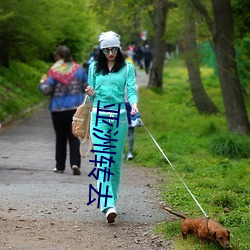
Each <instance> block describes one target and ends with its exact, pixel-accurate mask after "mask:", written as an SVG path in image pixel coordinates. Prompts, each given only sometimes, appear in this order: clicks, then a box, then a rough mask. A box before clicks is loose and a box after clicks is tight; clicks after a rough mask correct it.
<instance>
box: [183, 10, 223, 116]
mask: <svg viewBox="0 0 250 250" xmlns="http://www.w3.org/2000/svg"><path fill="white" fill-rule="evenodd" d="M187 10H188V11H187V12H186V18H185V29H184V30H185V34H184V35H185V55H186V64H187V69H188V76H189V82H190V87H191V92H192V95H193V98H194V102H195V105H196V107H197V109H198V111H199V112H200V113H207V114H212V113H217V112H218V108H217V107H216V105H215V104H214V103H213V102H212V101H211V99H210V98H209V96H208V95H207V93H206V91H205V89H204V86H203V84H202V80H201V75H200V57H199V54H198V52H197V48H196V28H195V18H194V17H193V16H191V15H190V13H192V11H193V8H192V6H187ZM189 10H190V11H189Z"/></svg>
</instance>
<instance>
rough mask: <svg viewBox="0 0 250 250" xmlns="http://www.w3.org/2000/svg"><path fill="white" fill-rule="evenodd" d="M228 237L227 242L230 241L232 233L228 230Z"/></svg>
mask: <svg viewBox="0 0 250 250" xmlns="http://www.w3.org/2000/svg"><path fill="white" fill-rule="evenodd" d="M227 233H228V236H227V240H228V241H230V232H229V231H228V230H227Z"/></svg>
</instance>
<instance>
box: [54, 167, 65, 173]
mask: <svg viewBox="0 0 250 250" xmlns="http://www.w3.org/2000/svg"><path fill="white" fill-rule="evenodd" d="M53 171H54V172H55V173H59V174H63V173H64V171H63V170H57V168H54V169H53Z"/></svg>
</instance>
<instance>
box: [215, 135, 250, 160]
mask: <svg viewBox="0 0 250 250" xmlns="http://www.w3.org/2000/svg"><path fill="white" fill-rule="evenodd" d="M247 140H248V139H247V138H245V137H244V138H241V137H239V136H236V135H226V136H224V135H222V136H219V137H215V138H214V139H213V140H212V143H211V151H212V153H213V154H215V155H219V156H223V157H227V158H231V159H240V158H249V157H250V146H249V141H247Z"/></svg>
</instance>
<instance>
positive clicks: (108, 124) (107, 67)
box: [86, 31, 138, 223]
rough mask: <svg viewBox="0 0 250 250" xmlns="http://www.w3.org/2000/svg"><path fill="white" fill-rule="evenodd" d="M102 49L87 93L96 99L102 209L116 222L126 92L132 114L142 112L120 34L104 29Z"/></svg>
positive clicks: (94, 136)
mask: <svg viewBox="0 0 250 250" xmlns="http://www.w3.org/2000/svg"><path fill="white" fill-rule="evenodd" d="M99 42H100V51H99V56H98V58H97V60H96V61H95V62H94V63H92V64H91V65H90V67H89V73H88V84H89V86H88V87H87V88H86V93H87V95H88V96H90V98H91V99H92V100H93V108H92V114H91V125H90V134H91V138H92V141H93V146H94V150H93V151H94V152H95V160H94V161H95V165H96V166H97V171H98V172H97V173H98V179H97V188H98V195H99V198H100V209H101V212H103V213H105V215H106V218H107V222H108V223H113V222H115V218H116V216H117V210H116V202H117V200H118V189H119V186H120V180H121V168H122V156H123V149H124V145H125V141H126V135H127V132H128V120H127V112H126V107H125V102H124V91H125V89H126V92H127V98H128V100H129V102H130V105H131V115H135V114H136V113H137V112H138V108H137V93H136V87H135V86H136V85H135V70H134V66H133V65H132V64H130V63H128V62H125V60H124V57H123V55H122V52H121V44H120V36H119V35H118V34H117V33H115V32H113V31H108V32H103V33H101V34H100V36H99Z"/></svg>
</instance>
